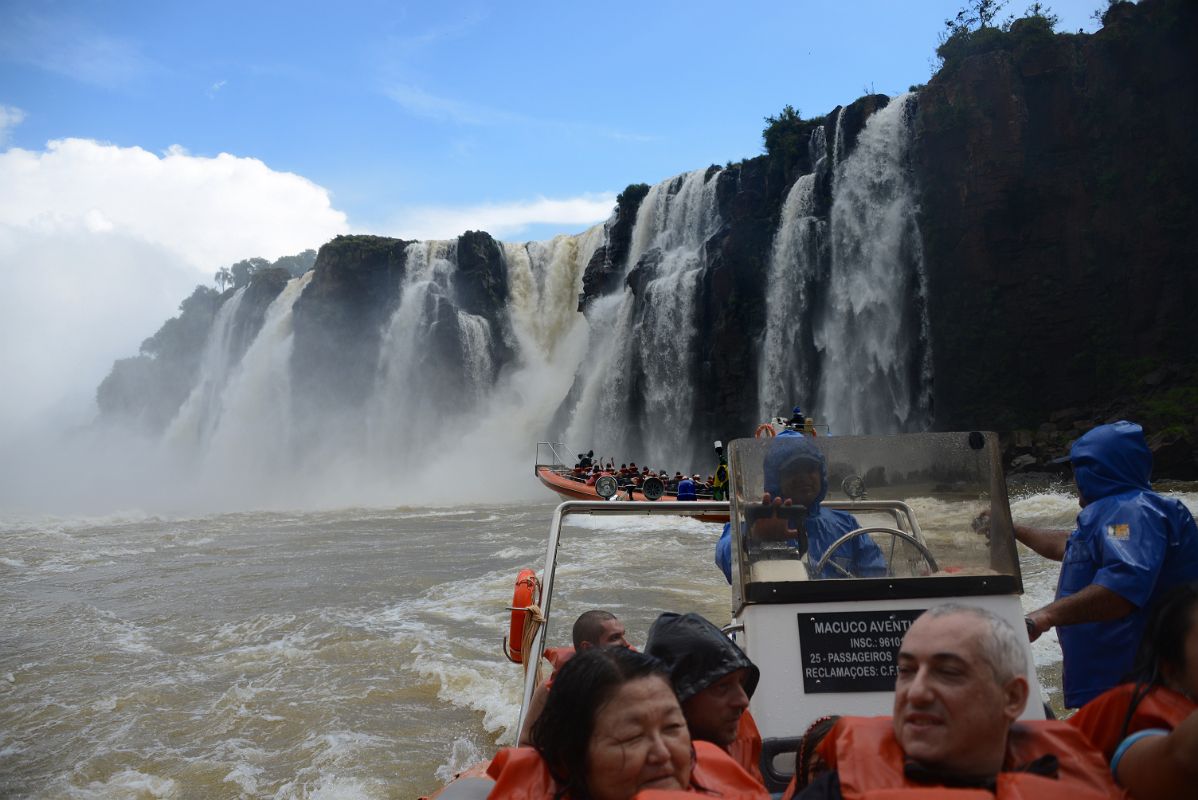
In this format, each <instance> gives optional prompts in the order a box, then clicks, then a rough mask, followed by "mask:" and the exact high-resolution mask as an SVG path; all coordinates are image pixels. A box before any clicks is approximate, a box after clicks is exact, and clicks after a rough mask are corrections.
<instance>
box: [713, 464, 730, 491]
mask: <svg viewBox="0 0 1198 800" xmlns="http://www.w3.org/2000/svg"><path fill="white" fill-rule="evenodd" d="M711 496H712V499H713V500H727V499H728V461H727V460H726V459H725V458H724V457H723V456H720V463H719V466H717V467H716V468H715V479H714V480H712V482H711Z"/></svg>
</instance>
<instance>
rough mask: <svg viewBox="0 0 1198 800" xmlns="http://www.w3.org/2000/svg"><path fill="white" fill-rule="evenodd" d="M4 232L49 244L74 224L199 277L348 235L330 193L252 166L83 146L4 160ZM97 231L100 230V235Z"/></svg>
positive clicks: (65, 145) (0, 161) (10, 154)
mask: <svg viewBox="0 0 1198 800" xmlns="http://www.w3.org/2000/svg"><path fill="white" fill-rule="evenodd" d="M0 186H4V187H5V190H4V192H3V193H0V224H5V225H9V226H13V227H16V228H20V229H25V230H29V231H35V232H41V233H44V234H47V235H52V234H53V233H54V232H55V231H57V230H59V229H63V228H67V229H70V228H72V227H74V226H76V225H77V224H79V223H80V222H82V223H84V224H88V225H91V227H92V228H93V229H94V228H95V227H96V226H95V224H94V223H95V222H96V221H99V223H100V224H99V227H100V229H102V232H115V233H119V234H122V235H125V236H129V237H131V238H134V239H141V240H144V241H147V242H150V243H153V244H155V245H158V246H161V247H163V248H165V249H166V250H168V251H170V252H172V253H175V254H176V255H177V256H178V257H179V258H180V259H181V260H182V261H183V262H185V263H187V264H190V265H191V266H193V267H194V268H196V269H197V270H198V271H199V272H200V273H201V274H202V275H204V276H205V277H206V276H208V275H210V274H211V273H212V272H214V271H215V270H216V269H217V268H218V267H221V266H225V265H227V264H231V263H233V262H235V261H238V260H240V259H243V258H249V257H250V256H262V257H263V258H278V257H279V256H283V255H289V254H292V253H297V252H299V251H301V250H303V249H305V248H307V247H318V246H319V245H321V244H322V243H324V242H325V241H327V240H329V239H330V238H332V237H333V236H335V235H337V234H339V233H345V232H346V231H347V230H348V229H349V225H348V223H347V221H346V217H345V214H343V213H342V212H340V211H337V210H336V209H334V208H333V207H332V204H331V203H330V200H329V194H328V192H327V191H326V190H325V189H323V188H321V187H320V186H317V185H316V184H314V183H312V182H311V181H309V180H307V179H306V178H303V177H301V176H299V175H295V174H293V173H288V172H276V171H274V170H272V169H270V168H269V167H268V166H266V165H265V164H263V163H262V162H261V161H259V160H258V159H255V158H239V157H237V156H231V155H228V154H227V153H221V154H220V155H218V156H216V157H214V158H206V157H199V156H191V155H188V154H187V152H186V151H185V150H183V149H182V148H171V149H169V150H168V151H167V152H166V153H165V154H164V155H162V156H158V155H155V154H153V153H150V152H148V151H146V150H143V149H141V148H140V147H117V146H115V145H109V144H102V143H99V142H94V141H91V140H87V139H63V140H59V141H52V142H50V143H49V144H48V145H47V147H46V149H45V150H44V151H40V152H34V151H30V150H22V149H12V150H8V151H7V152H4V153H0ZM98 232H100V231H98Z"/></svg>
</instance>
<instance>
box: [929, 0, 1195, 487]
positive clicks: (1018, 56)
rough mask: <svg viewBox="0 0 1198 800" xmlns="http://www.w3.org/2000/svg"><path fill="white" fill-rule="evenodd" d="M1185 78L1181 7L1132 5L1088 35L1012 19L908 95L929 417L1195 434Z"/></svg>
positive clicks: (1190, 31)
mask: <svg viewBox="0 0 1198 800" xmlns="http://www.w3.org/2000/svg"><path fill="white" fill-rule="evenodd" d="M1195 76H1198V5H1195V4H1193V3H1189V2H1182V1H1181V0H1156V1H1153V0H1145V2H1142V3H1140V4H1139V5H1131V4H1130V3H1124V4H1119V5H1116V6H1114V7H1112V9H1111V10H1110V12H1109V13H1108V15H1107V19H1106V21H1105V25H1104V26H1103V28H1102V29H1101V30H1100V31H1098V32H1097V33H1096V34H1094V35H1088V36H1087V35H1052V34H1051V33H1049V32H1047V31H1045V30H1043V29H1042V28H1037V27H1036V26H1034V25H1032V24H1030V23H1029V21H1028V20H1022V21H1019V22H1017V23H1016V24H1015V25H1014V26H1012V28H1011V30H1010V31H1009V32H1008V33H1006V34H1005V35H1003V36H995V37H992V38H991V40H990V42H989V43H988V46H987V47H986V48H985V49H984V50H983V51H982V52H976V53H969V54H966V55H964V56H963V57H960V58H959V59H957V60H955V61H951V62H949V63H946V64H945V66H944V68H943V69H941V70H940V71H939V73H938V74H937V75H936V76H935V77H934V78H933V79H932V81H931V82H930V83H929V84H928V85H927V87H926V88H924V89H923V90H922V91H921V92H920V95H919V114H918V118H917V121H916V128H915V151H914V168H915V170H916V173H917V175H918V179H919V184H920V186H921V205H922V213H921V217H920V228H921V231H922V233H923V238H924V252H925V264H926V269H927V273H928V282H929V304H930V309H929V318H930V320H931V325H932V339H933V341H934V343H935V348H934V359H935V363H934V374H935V420H936V425H937V427H939V428H942V429H953V428H963V427H964V428H969V427H983V426H984V427H988V428H995V429H999V430H1011V429H1031V430H1032V431H1034V433H1031V434H1029V435H1024V436H1022V437H1020V438H1021V443H1020V446H1019V447H1018V448H1017V451H1018V452H1020V453H1023V454H1028V453H1030V454H1034V455H1039V454H1041V453H1042V452H1047V451H1049V450H1052V449H1054V448H1059V447H1061V446H1063V444H1064V443H1065V442H1066V441H1067V440H1068V439H1070V438H1073V437H1075V436H1076V435H1077V431H1078V430H1081V429H1084V428H1087V427H1089V426H1090V425H1092V424H1094V423H1096V422H1102V421H1105V420H1106V419H1107V418H1109V417H1112V416H1113V417H1118V416H1132V417H1135V418H1139V419H1142V420H1143V421H1144V422H1145V423H1146V425H1147V426H1148V427H1149V428H1150V429H1151V428H1155V431H1156V433H1158V434H1163V435H1164V436H1165V438H1171V439H1177V438H1183V437H1186V436H1188V437H1189V441H1191V442H1193V441H1195V440H1196V438H1198V437H1195V432H1196V430H1198V429H1196V426H1198V391H1195V389H1194V388H1193V387H1195V386H1198V345H1196V342H1198V314H1195V309H1196V308H1198V224H1196V223H1198V198H1196V196H1195V193H1194V187H1195V185H1198V184H1196V181H1198V150H1196V149H1195V147H1194V142H1195V131H1196V130H1198V87H1196V84H1195V82H1194V78H1195ZM1167 429H1168V430H1167ZM1162 443H1163V442H1162ZM1186 460H1189V461H1190V462H1191V463H1190V464H1189V466H1188V467H1187V466H1186V465H1185V464H1184V462H1185V461H1186ZM1180 461H1181V462H1182V463H1179V464H1176V465H1175V466H1174V469H1173V471H1174V472H1178V471H1180V472H1184V473H1187V474H1189V475H1192V476H1195V477H1198V471H1195V466H1194V464H1193V463H1192V462H1193V459H1192V457H1191V458H1189V459H1186V458H1185V457H1182V458H1181V459H1180Z"/></svg>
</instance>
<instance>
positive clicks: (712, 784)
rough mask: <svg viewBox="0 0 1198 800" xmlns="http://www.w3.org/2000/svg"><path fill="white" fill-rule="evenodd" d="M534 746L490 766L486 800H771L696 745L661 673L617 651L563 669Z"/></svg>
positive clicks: (660, 667)
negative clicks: (680, 797) (691, 799)
mask: <svg viewBox="0 0 1198 800" xmlns="http://www.w3.org/2000/svg"><path fill="white" fill-rule="evenodd" d="M532 739H533V748H535V749H533V748H523V747H522V748H510V749H507V750H502V751H500V752H499V753H498V754H497V755H496V757H495V758H494V759H493V760H492V762H491V766H490V768H489V769H488V775H490V776H491V777H492V778H493V779H494V780H495V786H494V788H492V790H491V792H490V794H489V795H488V798H489V800H630V799H631V798H632V797H633V796H634V795H636V794H638V793H640V792H642V791H650V790H652V791H655V792H661V793H662V795H661V796H662V797H668V796H671V795H674V794H690V793H696V794H707V795H709V796H713V797H724V798H736V799H737V800H767V798H768V797H769V795H768V793H766V792H765V790H764V789H763V788H762V787H761V786H760V785H759V784H757V783H756V782H755V781H753V779H752V778H750V777H749V775H748V774H747V773H746V772H745V771H744V770H742V769H741V768H740V767H739V766H738V765H737V764H736V762H735V761H733V760H732V759H731V758H730V757H729V756H728V755H727V754H726V753H724V752H723V751H722V750H720V749H719V748H717V747H715V746H713V745H710V744H708V743H705V742H699V743H697V744H694V745H692V743H691V739H690V734H689V733H688V731H687V728H686V719H685V717H683V715H682V709H681V707H680V706H679V705H678V699H677V697H676V696H675V695H674V691H673V689H672V688H671V686H670V683H669V676H668V673H667V672H666V667H665V665H664V664H663V663H662V662H661V661H659V660H658V659H656V658H653V657H652V656H649V655H646V654H644V653H638V652H636V651H634V650H630V649H627V648H623V647H596V648H591V649H589V650H586V651H584V652H582V653H579V654H577V655H575V656H574V657H573V658H571V659H570V660H569V661H568V662H566V664H565V665H563V666H562V669H561V671H560V672H559V674H558V676H557V678H556V680H555V681H554V688H553V691H552V692H550V693H549V699H548V701H547V703H546V705H545V711H544V713H542V714H541V717H540V718H539V719H538V720H537V722H536V724H535V725H534V726H533V732H532Z"/></svg>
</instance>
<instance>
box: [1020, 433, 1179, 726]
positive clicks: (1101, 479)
mask: <svg viewBox="0 0 1198 800" xmlns="http://www.w3.org/2000/svg"><path fill="white" fill-rule="evenodd" d="M1069 459H1070V461H1071V462H1072V464H1073V476H1074V480H1075V481H1076V483H1077V491H1078V496H1079V502H1080V504H1081V507H1082V510H1081V513H1079V514H1078V515H1077V528H1076V529H1075V530H1074V531H1073V532H1072V533H1070V532H1069V531H1062V530H1045V529H1040V528H1031V527H1028V526H1025V525H1016V526H1015V536H1016V538H1017V539H1018V540H1019V541H1021V542H1023V543H1024V544H1025V545H1027V546H1028V547H1030V548H1032V549H1033V550H1035V551H1036V552H1037V553H1039V554H1040V555H1042V556H1044V557H1045V558H1050V559H1053V560H1054V561H1063V562H1064V563H1063V564H1062V566H1061V577H1060V580H1059V582H1058V584H1057V595H1056V599H1055V600H1054V601H1053V602H1052V603H1049V604H1048V605H1047V606H1045V607H1044V608H1041V609H1039V610H1037V611H1033V612H1032V613H1031V614H1029V615H1028V618H1027V620H1028V634H1029V636H1030V637H1031V640H1032V641H1035V640H1036V639H1037V638H1038V637H1039V636H1040V634H1042V633H1044V632H1045V631H1047V630H1049V629H1050V628H1054V627H1055V628H1058V630H1057V637H1058V638H1059V639H1060V642H1061V652H1062V654H1063V655H1064V690H1065V705H1066V706H1068V707H1069V708H1077V707H1078V706H1081V705H1084V704H1085V703H1088V702H1089V701H1091V700H1093V699H1094V698H1095V697H1097V696H1098V695H1100V694H1102V693H1103V692H1105V691H1106V690H1107V689H1110V688H1111V687H1113V686H1115V685H1116V684H1117V683H1119V681H1120V680H1121V679H1122V677H1123V676H1124V675H1126V674H1127V673H1128V672H1129V671H1130V670H1131V667H1132V660H1133V658H1134V657H1135V653H1136V647H1137V646H1138V645H1139V642H1140V639H1141V638H1143V634H1144V624H1145V620H1146V618H1147V616H1148V609H1149V608H1151V607H1152V606H1153V605H1154V604H1155V603H1156V602H1157V601H1158V599H1159V598H1160V597H1161V596H1162V595H1164V594H1165V592H1167V591H1168V590H1169V589H1170V588H1172V587H1174V586H1177V585H1179V584H1181V583H1185V582H1187V581H1193V580H1198V527H1195V525H1194V517H1193V516H1192V515H1191V514H1190V512H1189V510H1188V509H1187V508H1186V507H1185V506H1184V505H1183V504H1182V503H1181V501H1180V500H1174V499H1170V498H1166V497H1162V496H1161V495H1159V494H1157V493H1155V492H1153V491H1152V486H1151V484H1150V483H1149V477H1150V476H1151V474H1152V453H1151V452H1150V451H1149V450H1148V443H1147V442H1146V441H1145V440H1144V431H1143V429H1141V428H1140V426H1139V425H1136V424H1135V423H1133V422H1122V421H1121V422H1116V423H1114V424H1111V425H1100V426H1098V427H1097V428H1094V429H1093V430H1091V431H1090V432H1089V433H1087V434H1085V435H1084V436H1082V437H1081V438H1080V439H1078V440H1077V441H1076V442H1074V443H1073V447H1072V448H1071V449H1070V451H1069Z"/></svg>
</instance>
